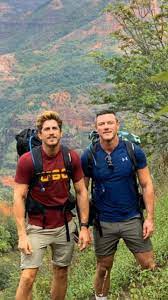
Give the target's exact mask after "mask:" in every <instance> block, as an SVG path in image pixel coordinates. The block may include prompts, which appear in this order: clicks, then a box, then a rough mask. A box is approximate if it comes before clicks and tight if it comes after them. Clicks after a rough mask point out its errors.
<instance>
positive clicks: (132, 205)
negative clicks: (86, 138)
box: [81, 140, 147, 222]
mask: <svg viewBox="0 0 168 300" xmlns="http://www.w3.org/2000/svg"><path fill="white" fill-rule="evenodd" d="M88 151H90V150H89V149H86V150H85V151H84V153H83V154H82V157H81V160H82V168H83V171H84V174H85V176H86V177H90V178H93V179H94V182H95V193H94V200H95V203H96V207H97V209H98V210H99V212H100V220H101V221H104V222H118V221H124V220H128V219H130V218H133V217H135V216H137V215H138V214H139V205H138V199H137V194H136V190H135V186H134V180H133V164H132V162H131V160H130V158H129V155H128V152H127V149H126V145H125V143H124V142H123V141H121V140H120V141H119V144H118V146H117V147H116V148H115V149H114V150H113V151H112V153H111V154H110V156H111V159H112V162H113V167H108V165H107V161H106V157H107V153H106V152H105V151H104V150H103V149H102V147H101V146H100V144H97V145H96V151H95V153H94V162H93V168H92V171H91V172H90V171H89V168H88ZM134 153H135V157H136V161H137V169H143V168H145V167H146V166H147V162H146V157H145V154H144V152H143V150H142V149H141V148H140V147H139V146H137V145H135V146H134Z"/></svg>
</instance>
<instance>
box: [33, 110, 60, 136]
mask: <svg viewBox="0 0 168 300" xmlns="http://www.w3.org/2000/svg"><path fill="white" fill-rule="evenodd" d="M48 120H55V121H56V122H57V123H58V126H59V128H60V130H62V120H61V119H60V117H59V114H58V113H57V112H55V111H53V110H46V111H44V112H42V113H41V114H40V115H38V117H37V120H36V127H37V130H38V132H41V130H42V127H43V124H44V122H45V121H48Z"/></svg>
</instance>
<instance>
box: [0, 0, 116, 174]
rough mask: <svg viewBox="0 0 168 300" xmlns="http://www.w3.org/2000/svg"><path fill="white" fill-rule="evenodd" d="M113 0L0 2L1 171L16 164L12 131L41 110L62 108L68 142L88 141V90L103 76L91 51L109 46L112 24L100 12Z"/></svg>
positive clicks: (76, 144) (90, 118) (30, 122)
mask: <svg viewBox="0 0 168 300" xmlns="http://www.w3.org/2000/svg"><path fill="white" fill-rule="evenodd" d="M34 2H35V3H34ZM109 2H110V1H109V0H96V1H95V0H80V1H79V0H73V1H72V0H62V1H60V0H59V1H58V0H57V1H44V0H41V1H39V0H38V1H28V3H27V2H25V1H21V0H20V1H19V0H15V1H12V0H6V1H0V8H1V10H0V11H1V21H0V30H1V37H2V38H1V39H0V53H1V55H0V65H1V67H0V108H1V113H0V128H1V130H0V139H1V145H0V150H1V151H0V153H1V154H0V162H1V170H0V173H1V174H4V173H5V174H7V173H11V170H13V169H14V167H15V159H14V155H15V154H14V152H15V148H14V135H15V134H16V133H17V132H18V131H20V129H22V128H25V127H27V126H33V123H34V118H35V117H36V114H37V112H38V111H39V110H40V109H55V110H57V111H58V112H60V113H61V115H62V116H63V120H64V123H65V132H66V135H65V139H66V141H67V142H68V143H70V141H71V143H72V144H73V146H74V147H75V148H78V149H79V150H80V149H81V147H83V146H84V144H86V142H84V140H83V139H82V140H81V133H80V132H85V133H86V131H87V130H88V126H89V125H88V124H91V123H92V121H93V113H92V109H90V106H88V102H89V93H90V89H92V87H94V86H95V85H98V84H99V83H100V82H102V81H103V78H104V72H103V71H102V69H101V68H100V66H98V65H96V64H95V62H94V59H93V58H92V57H91V56H90V53H91V52H92V51H95V50H104V51H107V52H108V51H109V49H110V51H111V44H110V42H109V33H110V32H111V31H112V29H113V25H114V24H113V22H112V20H111V19H110V18H109V16H108V15H103V13H102V10H103V9H104V8H105V7H106V5H107V4H108V3H109ZM111 2H112V1H111ZM53 95H54V96H53ZM70 116H71V118H70ZM71 120H73V123H72V122H71ZM70 126H71V130H70V129H69V128H70ZM72 129H73V130H72Z"/></svg>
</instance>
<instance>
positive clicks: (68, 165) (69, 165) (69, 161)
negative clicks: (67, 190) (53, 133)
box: [61, 145, 73, 179]
mask: <svg viewBox="0 0 168 300" xmlns="http://www.w3.org/2000/svg"><path fill="white" fill-rule="evenodd" d="M61 151H62V155H63V160H64V164H65V169H66V171H67V175H68V177H69V179H72V178H73V167H72V158H71V154H70V150H69V148H68V147H66V146H64V145H61Z"/></svg>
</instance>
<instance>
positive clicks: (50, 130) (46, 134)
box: [39, 120, 62, 147]
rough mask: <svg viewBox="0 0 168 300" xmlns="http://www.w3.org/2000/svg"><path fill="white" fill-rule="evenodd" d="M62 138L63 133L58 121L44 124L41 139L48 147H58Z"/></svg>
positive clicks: (40, 133)
mask: <svg viewBox="0 0 168 300" xmlns="http://www.w3.org/2000/svg"><path fill="white" fill-rule="evenodd" d="M61 137H62V132H61V130H60V128H59V126H58V123H57V121H55V120H47V121H45V122H44V123H43V126H42V129H41V132H39V138H40V139H41V140H42V142H43V143H44V144H45V145H47V146H51V147H53V146H57V145H58V144H59V142H60V139H61Z"/></svg>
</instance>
